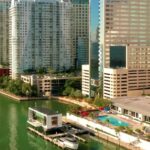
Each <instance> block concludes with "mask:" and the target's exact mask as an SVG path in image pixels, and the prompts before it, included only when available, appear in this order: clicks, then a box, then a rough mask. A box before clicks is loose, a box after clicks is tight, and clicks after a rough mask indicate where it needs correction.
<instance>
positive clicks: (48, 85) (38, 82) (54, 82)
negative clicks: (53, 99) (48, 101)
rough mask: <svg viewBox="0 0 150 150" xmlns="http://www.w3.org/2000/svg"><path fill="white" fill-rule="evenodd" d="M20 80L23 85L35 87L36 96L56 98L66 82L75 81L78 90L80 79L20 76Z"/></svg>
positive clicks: (55, 76)
mask: <svg viewBox="0 0 150 150" xmlns="http://www.w3.org/2000/svg"><path fill="white" fill-rule="evenodd" d="M21 80H22V81H23V82H25V83H28V84H31V85H35V86H36V87H37V91H38V95H40V96H52V95H53V96H56V95H60V92H61V89H62V88H64V85H65V83H66V81H67V80H75V81H76V85H77V87H79V88H80V84H81V83H80V81H81V77H68V76H57V75H54V76H51V75H43V76H41V75H21Z"/></svg>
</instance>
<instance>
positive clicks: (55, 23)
mask: <svg viewBox="0 0 150 150" xmlns="http://www.w3.org/2000/svg"><path fill="white" fill-rule="evenodd" d="M86 1H87V0H86ZM75 2H77V1H73V0H72V1H71V0H22V1H19V0H16V1H14V0H12V3H11V7H10V9H9V14H10V20H9V24H10V30H9V31H10V37H9V39H10V40H9V42H10V44H9V51H10V70H11V74H12V77H13V78H16V77H17V76H18V75H20V74H22V73H23V72H24V71H27V70H36V69H38V68H49V67H50V68H53V69H54V70H56V71H63V70H67V69H70V68H71V67H75V66H76V60H77V62H78V65H81V64H84V63H87V61H88V44H87V43H88V3H86V4H85V3H83V2H82V3H80V2H78V3H75ZM79 53H80V54H82V56H81V55H78V54H79Z"/></svg>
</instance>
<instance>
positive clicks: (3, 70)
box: [0, 68, 9, 77]
mask: <svg viewBox="0 0 150 150" xmlns="http://www.w3.org/2000/svg"><path fill="white" fill-rule="evenodd" d="M1 76H9V69H8V68H0V77H1Z"/></svg>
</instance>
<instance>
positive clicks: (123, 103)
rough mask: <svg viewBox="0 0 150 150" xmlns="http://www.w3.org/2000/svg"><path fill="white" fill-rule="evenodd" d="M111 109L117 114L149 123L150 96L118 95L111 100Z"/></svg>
mask: <svg viewBox="0 0 150 150" xmlns="http://www.w3.org/2000/svg"><path fill="white" fill-rule="evenodd" d="M111 101H112V102H113V105H112V109H113V110H114V111H116V112H117V113H119V114H122V115H125V116H127V117H130V118H133V119H135V120H138V121H141V122H147V123H150V97H149V96H143V97H142V96H141V97H120V98H115V99H112V100H111Z"/></svg>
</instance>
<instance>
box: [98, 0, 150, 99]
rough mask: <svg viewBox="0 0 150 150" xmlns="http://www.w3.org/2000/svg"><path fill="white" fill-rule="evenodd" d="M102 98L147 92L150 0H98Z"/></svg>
mask: <svg viewBox="0 0 150 150" xmlns="http://www.w3.org/2000/svg"><path fill="white" fill-rule="evenodd" d="M99 8H100V27H99V31H100V34H99V35H100V38H99V39H100V41H99V44H100V50H99V60H100V61H99V63H100V64H99V68H102V70H103V82H104V85H103V92H104V95H103V96H104V97H105V98H115V97H121V96H139V95H142V94H149V93H150V28H149V26H150V15H149V14H150V1H149V0H100V6H99Z"/></svg>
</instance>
